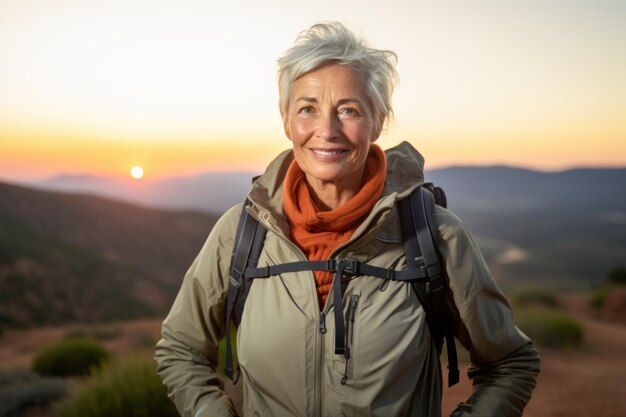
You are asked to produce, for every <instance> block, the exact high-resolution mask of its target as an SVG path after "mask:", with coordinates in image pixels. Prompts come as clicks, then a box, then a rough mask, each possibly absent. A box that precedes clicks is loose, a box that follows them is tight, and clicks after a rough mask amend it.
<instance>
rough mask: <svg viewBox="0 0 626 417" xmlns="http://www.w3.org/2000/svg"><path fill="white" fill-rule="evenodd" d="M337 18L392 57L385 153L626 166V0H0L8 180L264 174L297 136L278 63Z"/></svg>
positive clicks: (0, 171) (552, 167)
mask: <svg viewBox="0 0 626 417" xmlns="http://www.w3.org/2000/svg"><path fill="white" fill-rule="evenodd" d="M355 10H356V11H358V13H355ZM326 20H339V21H341V22H344V23H345V24H346V25H347V26H348V27H349V28H351V29H352V30H354V31H355V32H356V33H359V34H362V35H363V36H364V37H365V38H366V39H367V40H368V41H369V43H370V44H372V45H373V46H374V47H377V48H384V49H391V50H394V51H396V52H397V54H398V57H399V63H398V71H399V74H400V84H399V85H398V88H397V90H396V93H395V95H394V105H395V113H396V118H395V121H394V123H393V124H391V126H390V127H389V129H388V131H387V132H385V133H384V134H383V136H382V137H381V139H380V141H379V144H380V145H381V146H382V147H383V148H389V147H391V146H394V145H396V144H397V143H399V142H400V141H402V140H408V141H410V142H411V143H412V144H413V145H414V146H416V147H417V148H418V149H419V150H420V151H421V152H422V154H423V155H424V156H425V157H426V161H427V166H426V167H427V169H435V168H441V167H447V166H458V165H477V166H486V165H506V166H514V167H523V168H528V169H534V170H537V169H538V170H543V171H560V170H564V169H569V168H574V167H590V166H592V167H624V166H626V25H624V21H626V2H623V1H618V0H600V1H595V2H589V1H584V0H572V1H568V2H542V1H539V0H530V1H526V2H515V3H513V2H497V1H494V0H479V1H475V2H471V3H469V2H457V1H452V0H446V1H442V2H437V3H430V2H426V1H415V2H405V1H392V2H386V3H384V4H383V3H381V2H379V1H370V0H365V1H359V2H357V1H356V0H347V1H345V2H341V3H336V2H331V1H327V0H322V1H319V2H317V3H315V4H314V5H313V4H307V5H302V4H293V3H290V2H286V1H284V0H270V1H269V3H268V2H266V3H264V4H263V5H260V4H258V3H255V2H252V1H251V0H242V1H238V2H232V3H228V4H226V3H224V4H218V5H215V4H212V2H202V1H196V0H183V1H181V2H176V3H173V2H168V1H151V2H146V1H144V0H128V1H117V0H114V1H111V2H106V3H98V2H84V1H74V0H58V1H52V0H40V1H37V2H8V1H4V2H3V1H0V179H3V180H7V181H18V182H24V181H31V180H36V179H43V178H50V177H54V176H57V175H59V174H62V173H64V174H70V175H78V174H89V175H104V176H107V177H117V178H121V177H128V175H129V171H130V169H131V167H133V166H141V167H143V168H144V171H145V180H149V179H151V178H152V179H157V178H165V177H168V178H169V177H180V176H191V175H199V174H202V173H205V172H208V171H222V172H223V171H254V172H258V171H261V170H262V169H263V168H264V167H265V165H267V163H268V162H269V161H270V160H271V159H272V158H273V157H274V156H275V155H276V154H278V153H279V152H280V151H282V150H284V149H287V148H288V147H289V146H290V143H289V142H288V140H287V139H286V138H285V136H284V133H283V128H282V122H281V120H280V115H279V112H278V109H277V88H276V77H275V61H276V58H277V57H278V56H280V55H281V54H282V53H283V51H284V50H285V49H287V48H288V47H289V46H291V45H292V44H293V41H294V40H295V38H296V36H297V34H298V33H299V32H300V31H301V30H304V29H306V28H307V27H309V26H310V25H311V24H313V23H315V22H318V21H326ZM251 35H253V36H251Z"/></svg>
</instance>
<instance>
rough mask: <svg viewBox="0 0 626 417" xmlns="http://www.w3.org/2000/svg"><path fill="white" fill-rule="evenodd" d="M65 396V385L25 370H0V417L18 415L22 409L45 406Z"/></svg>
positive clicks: (55, 379)
mask: <svg viewBox="0 0 626 417" xmlns="http://www.w3.org/2000/svg"><path fill="white" fill-rule="evenodd" d="M64 395H65V384H64V383H63V381H62V380H60V379H57V378H47V377H42V376H41V375H38V374H36V373H34V372H32V371H29V370H25V369H15V370H0V417H7V416H13V415H18V414H19V413H20V412H21V411H22V410H23V409H24V408H26V407H29V406H35V405H45V404H48V403H50V402H52V401H55V400H58V399H60V398H62V397H63V396H64Z"/></svg>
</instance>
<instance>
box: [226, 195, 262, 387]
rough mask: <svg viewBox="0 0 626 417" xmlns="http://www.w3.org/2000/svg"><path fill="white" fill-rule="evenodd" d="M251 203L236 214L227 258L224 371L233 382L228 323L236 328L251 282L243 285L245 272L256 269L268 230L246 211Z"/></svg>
mask: <svg viewBox="0 0 626 417" xmlns="http://www.w3.org/2000/svg"><path fill="white" fill-rule="evenodd" d="M250 204H251V203H250V200H248V199H246V201H245V203H244V205H243V208H242V210H241V215H240V216H239V223H238V224H237V231H236V232H235V245H234V246H233V253H232V255H231V258H230V271H229V277H228V290H227V293H226V326H225V332H226V336H225V337H226V366H225V373H226V376H227V377H228V378H230V379H231V380H234V381H235V382H236V378H235V369H234V366H233V352H232V340H231V339H232V335H231V323H233V324H234V325H235V327H237V326H239V323H240V322H241V315H242V313H243V308H244V305H245V302H246V297H247V296H248V292H249V291H250V285H251V283H250V285H246V280H245V278H244V272H245V271H246V268H248V267H251V268H256V266H257V264H258V261H259V257H260V255H261V250H262V249H263V242H264V241H265V234H266V232H267V229H265V227H263V225H261V223H259V221H258V220H257V219H255V218H254V217H253V216H252V215H250V213H248V210H246V208H247V207H248V206H249V205H250Z"/></svg>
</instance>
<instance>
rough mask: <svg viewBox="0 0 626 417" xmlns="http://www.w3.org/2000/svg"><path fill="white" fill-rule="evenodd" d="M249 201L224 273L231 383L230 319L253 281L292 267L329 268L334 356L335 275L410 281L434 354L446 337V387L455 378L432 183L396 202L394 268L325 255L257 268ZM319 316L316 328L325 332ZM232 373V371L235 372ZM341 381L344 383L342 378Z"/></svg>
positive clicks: (338, 332) (339, 348) (258, 243)
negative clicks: (401, 258)
mask: <svg viewBox="0 0 626 417" xmlns="http://www.w3.org/2000/svg"><path fill="white" fill-rule="evenodd" d="M250 204H251V203H250V201H249V200H246V202H245V204H244V207H243V209H242V213H241V216H240V218H239V223H238V225H237V231H236V235H235V246H234V248H233V253H232V256H231V264H230V276H229V281H228V292H227V300H226V327H225V329H226V332H227V333H226V366H225V373H226V376H228V377H229V378H230V379H231V380H233V382H234V383H236V382H237V379H238V375H237V377H235V369H234V367H233V353H232V341H231V338H232V333H231V332H230V329H231V323H233V324H234V325H235V327H237V326H239V323H240V322H241V316H242V313H243V308H244V304H245V302H246V298H247V296H248V292H249V291H250V287H251V286H252V283H253V280H254V279H260V278H269V277H271V276H274V275H278V274H283V273H288V272H298V271H314V270H318V271H328V272H334V273H335V278H334V280H333V284H332V285H333V290H332V293H333V302H334V305H335V306H341V307H340V308H335V309H334V317H335V354H339V355H345V356H346V359H348V358H349V355H350V352H349V349H347V348H346V346H345V323H344V318H343V303H342V291H341V277H342V276H343V275H344V274H349V275H370V276H375V277H378V278H381V279H387V280H393V281H406V282H410V283H411V286H412V287H413V289H414V291H415V293H416V295H417V297H418V299H419V301H420V303H421V305H422V307H423V308H424V311H425V313H426V322H427V324H428V328H429V330H430V333H431V335H432V337H433V340H434V341H435V345H436V347H437V350H438V352H439V353H441V350H442V347H443V340H444V339H445V341H446V350H447V353H448V387H451V386H453V385H454V384H456V383H457V382H458V381H459V369H458V361H457V353H456V346H455V343H454V320H453V316H452V312H451V310H450V306H449V304H448V296H447V289H448V288H447V281H446V277H445V272H444V270H443V268H442V266H441V260H440V255H439V251H438V249H437V245H436V243H435V236H436V235H435V233H436V226H435V223H434V211H435V204H438V205H440V206H442V207H447V199H446V195H445V193H444V191H443V190H442V189H441V188H439V187H436V186H434V185H433V184H432V183H425V184H423V185H422V186H420V187H418V188H416V189H415V191H413V192H412V193H411V195H410V196H409V197H407V198H405V199H403V200H400V201H399V202H398V210H399V214H400V223H401V225H402V241H403V244H404V251H405V253H406V262H407V269H406V270H404V271H397V270H394V269H391V268H381V267H376V266H373V265H368V264H366V263H362V262H359V261H355V260H350V259H329V260H325V261H297V262H288V263H284V264H278V265H270V266H265V267H257V263H258V260H259V256H260V254H261V251H262V249H263V243H264V241H265V234H266V232H267V230H266V229H265V227H264V226H263V225H262V224H261V223H260V222H259V221H257V220H256V219H255V218H254V217H252V216H251V215H250V214H249V213H248V211H247V210H246V207H247V206H249V205H250ZM323 320H324V318H323V316H321V323H320V331H322V332H323V333H325V331H326V329H325V325H324V324H323ZM237 374H238V373H237ZM342 383H345V381H342Z"/></svg>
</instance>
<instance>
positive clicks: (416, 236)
mask: <svg viewBox="0 0 626 417" xmlns="http://www.w3.org/2000/svg"><path fill="white" fill-rule="evenodd" d="M429 186H430V187H432V188H433V189H435V190H437V189H438V190H440V191H439V192H438V194H439V195H440V198H441V196H443V199H442V202H443V203H444V204H445V203H446V201H445V193H443V190H441V188H439V187H434V186H433V185H432V184H429ZM430 187H424V186H421V187H418V188H417V189H416V190H415V191H414V192H412V193H411V195H410V196H409V197H407V198H405V199H403V200H401V201H399V202H398V209H399V211H400V219H401V224H402V240H403V243H404V250H405V253H406V257H407V264H408V265H407V266H408V267H409V268H419V267H420V264H422V262H423V264H422V265H423V268H425V270H426V273H427V275H428V280H425V281H422V280H418V281H414V282H413V288H414V290H415V293H416V295H417V297H418V299H419V300H420V303H421V304H422V307H423V308H424V311H425V313H426V322H427V324H428V328H429V330H430V332H431V335H432V337H433V339H434V341H435V344H436V346H437V349H438V350H441V348H442V345H443V340H444V338H445V340H446V350H447V352H448V386H452V385H454V384H456V383H457V382H458V381H459V370H458V363H457V362H458V361H457V355H456V346H455V343H454V322H453V319H452V313H451V312H450V307H449V305H448V300H447V295H446V293H447V291H446V285H447V283H446V279H445V276H444V274H443V270H442V265H441V257H440V255H439V251H438V248H437V245H436V236H437V229H436V224H435V221H434V217H435V194H433V192H431V191H430V190H429V188H430Z"/></svg>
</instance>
